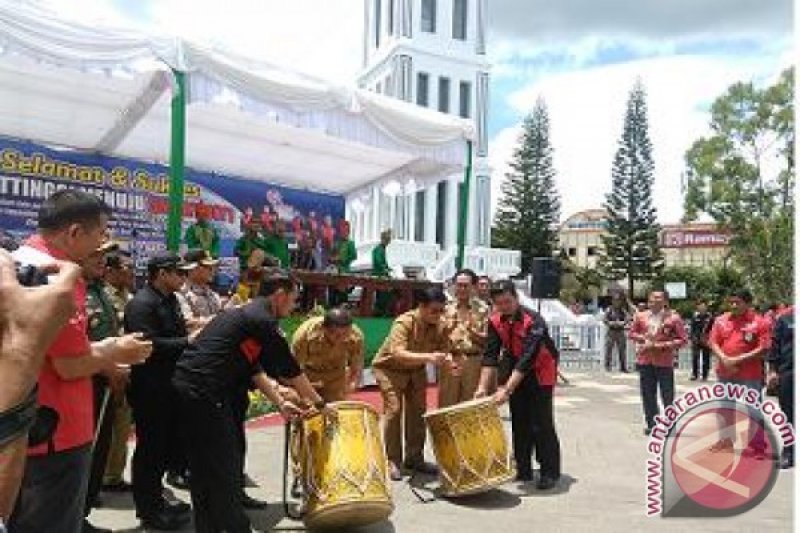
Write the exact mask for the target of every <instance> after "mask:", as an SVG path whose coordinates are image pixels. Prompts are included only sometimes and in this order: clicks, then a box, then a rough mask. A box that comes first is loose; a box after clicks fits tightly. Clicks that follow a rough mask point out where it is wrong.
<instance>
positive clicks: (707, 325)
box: [689, 300, 714, 381]
mask: <svg viewBox="0 0 800 533" xmlns="http://www.w3.org/2000/svg"><path fill="white" fill-rule="evenodd" d="M713 324H714V316H713V315H712V314H711V313H710V312H709V310H708V306H707V305H706V303H705V302H704V301H702V300H699V301H698V302H697V306H696V308H695V311H694V314H693V315H692V320H691V322H690V323H689V330H690V332H691V337H692V377H691V380H692V381H697V377H698V376H699V375H700V371H702V376H703V381H707V380H708V369H709V367H710V366H711V348H709V347H708V334H709V333H711V326H712V325H713ZM701 359H702V364H701Z"/></svg>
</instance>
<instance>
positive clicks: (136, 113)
mask: <svg viewBox="0 0 800 533" xmlns="http://www.w3.org/2000/svg"><path fill="white" fill-rule="evenodd" d="M181 89H185V90H181ZM176 96H177V98H176ZM171 104H172V107H171ZM175 105H178V108H176V107H175ZM176 109H177V110H178V111H177V112H176ZM184 113H185V119H184V117H182V116H181V115H183V114H184ZM184 128H185V129H184ZM184 131H185V139H184V138H183V134H184ZM0 135H3V136H7V137H13V138H18V139H24V140H31V141H34V142H39V143H44V144H48V145H58V146H63V147H67V148H71V149H75V150H82V151H90V152H98V153H103V154H107V155H114V156H120V157H130V158H136V159H141V160H145V161H153V162H169V161H171V162H172V163H173V173H174V172H175V171H176V168H175V167H176V164H175V163H176V161H177V166H178V167H180V169H178V170H179V171H180V173H181V176H182V167H183V164H181V163H182V161H181V160H182V159H183V161H185V165H187V166H190V167H192V168H195V169H197V170H204V171H213V172H218V173H221V174H228V175H233V176H241V177H243V178H247V179H254V180H260V181H268V182H272V183H278V184H283V185H287V186H290V187H297V188H309V189H315V190H320V191H327V192H333V193H338V194H347V193H349V192H352V191H354V190H357V189H360V188H363V187H364V186H366V185H368V184H381V183H384V182H385V183H387V184H388V183H390V182H392V181H397V182H399V183H400V184H401V185H402V184H404V183H408V182H411V181H413V183H415V184H424V183H425V182H427V181H431V180H438V179H441V177H443V176H446V175H452V174H453V173H456V172H461V171H463V170H464V169H465V168H469V166H470V165H469V160H470V159H471V153H470V152H471V150H470V146H471V139H472V136H473V129H472V124H471V123H470V122H469V121H466V120H462V119H459V118H456V117H452V116H448V115H444V114H441V113H436V112H433V111H429V110H426V109H423V108H419V107H417V106H414V105H411V104H408V103H405V102H401V101H398V100H394V99H390V98H388V97H383V96H381V95H377V94H372V93H368V92H366V91H362V90H359V89H354V88H347V87H341V86H337V85H334V84H331V83H328V82H325V81H323V80H320V79H317V78H315V77H313V76H309V75H304V74H300V73H297V72H292V71H290V70H287V69H282V68H278V67H276V66H274V65H270V64H266V63H263V62H258V61H254V60H251V59H247V58H243V57H240V56H236V55H234V54H230V53H226V52H221V51H217V50H211V49H208V48H204V47H203V46H200V45H198V44H196V43H192V42H189V41H187V40H184V39H181V38H176V37H165V36H159V35H150V34H144V33H140V32H135V31H130V30H124V29H110V28H98V27H94V26H88V25H85V24H80V23H76V22H66V21H64V20H60V19H58V18H56V17H54V16H53V15H52V14H49V13H48V12H46V11H44V10H42V9H40V8H37V7H34V6H31V5H29V4H22V3H17V2H12V1H10V0H0ZM184 145H185V152H184V153H185V158H183V155H184V153H180V154H176V152H179V151H180V149H181V147H182V146H184ZM176 155H178V156H181V157H180V158H179V159H177V160H176V159H175V158H176ZM181 179H182V178H181ZM173 183H176V182H174V181H173ZM179 212H180V211H179V210H176V213H179Z"/></svg>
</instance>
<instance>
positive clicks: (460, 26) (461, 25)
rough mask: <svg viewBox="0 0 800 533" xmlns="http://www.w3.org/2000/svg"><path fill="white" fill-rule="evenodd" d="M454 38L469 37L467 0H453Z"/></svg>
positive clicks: (462, 39)
mask: <svg viewBox="0 0 800 533" xmlns="http://www.w3.org/2000/svg"><path fill="white" fill-rule="evenodd" d="M453 39H458V40H460V41H464V40H466V39H467V0H454V1H453Z"/></svg>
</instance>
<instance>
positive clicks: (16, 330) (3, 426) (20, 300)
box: [0, 250, 80, 529]
mask: <svg viewBox="0 0 800 533" xmlns="http://www.w3.org/2000/svg"><path fill="white" fill-rule="evenodd" d="M52 272H53V273H57V275H56V277H55V278H53V280H52V281H51V283H50V285H49V286H47V287H38V288H24V287H22V286H21V285H20V284H19V282H18V280H17V275H16V269H15V265H14V260H13V259H12V258H11V255H10V254H8V253H7V252H6V251H5V250H0V379H1V380H2V382H3V386H2V387H0V464H2V465H3V468H1V469H0V525H1V524H2V523H3V521H5V520H7V519H8V518H9V516H10V515H11V510H12V509H13V508H14V501H15V500H16V497H17V491H18V490H19V484H20V482H21V481H22V473H23V471H24V468H25V451H26V449H27V444H28V440H27V435H28V429H29V428H30V426H31V424H32V423H33V419H34V416H35V409H36V394H35V392H34V388H35V386H36V379H37V376H38V374H39V369H40V367H41V366H42V362H43V361H44V353H45V350H46V349H47V346H49V345H50V343H51V342H52V341H53V340H54V339H55V337H56V334H57V333H58V331H59V329H60V328H61V326H63V325H64V324H66V322H67V319H69V317H70V316H71V315H72V314H73V313H74V311H75V303H74V301H73V297H72V292H73V290H74V288H75V283H76V282H77V281H78V277H79V276H80V269H79V268H78V266H77V265H74V264H71V263H64V262H57V263H53V265H52ZM0 529H1V528H0Z"/></svg>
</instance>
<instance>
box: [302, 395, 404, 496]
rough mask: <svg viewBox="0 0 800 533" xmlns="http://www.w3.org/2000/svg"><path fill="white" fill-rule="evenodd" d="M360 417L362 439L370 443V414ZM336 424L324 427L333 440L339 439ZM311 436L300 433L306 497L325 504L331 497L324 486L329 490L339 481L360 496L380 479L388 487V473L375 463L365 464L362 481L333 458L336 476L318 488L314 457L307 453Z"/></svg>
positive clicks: (371, 438)
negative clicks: (349, 486)
mask: <svg viewBox="0 0 800 533" xmlns="http://www.w3.org/2000/svg"><path fill="white" fill-rule="evenodd" d="M361 416H362V420H361V422H362V427H363V428H364V431H365V435H364V437H365V439H366V442H367V443H372V442H373V437H374V434H373V433H372V425H371V424H370V420H369V416H370V413H369V411H366V410H364V411H363V412H362V413H361ZM373 416H374V415H373ZM336 424H339V422H334V423H330V425H326V427H325V432H326V433H328V432H331V433H328V434H329V435H331V436H332V438H333V439H337V438H339V433H336V432H334V428H335V426H336ZM301 428H302V429H305V428H304V426H301ZM311 434H312V432H307V431H301V438H302V439H303V443H304V450H305V453H303V454H301V455H302V459H301V460H302V461H303V465H304V468H303V482H304V485H305V489H306V494H307V495H313V496H314V497H316V499H317V500H318V501H320V502H321V503H325V502H327V501H329V500H330V499H331V496H332V495H331V493H330V490H327V491H326V490H324V489H325V486H327V487H328V488H329V489H330V488H331V487H334V486H336V482H338V481H340V480H343V481H344V482H346V483H347V484H349V485H351V486H352V487H354V488H355V489H356V490H357V491H358V493H359V494H361V495H362V496H363V495H364V494H366V492H367V489H368V488H369V486H370V485H371V484H373V483H374V482H375V481H376V480H380V479H381V478H383V479H384V483H383V486H384V487H388V485H389V484H388V473H387V470H388V469H386V468H383V469H381V467H380V465H377V464H375V461H371V460H370V461H368V463H367V469H366V471H364V472H363V474H364V476H363V479H361V480H359V479H357V478H356V473H351V472H349V471H348V469H347V468H345V467H344V466H342V465H341V464H340V462H339V457H338V456H334V458H333V461H334V468H333V470H334V471H335V472H336V475H334V476H333V477H332V478H331V479H330V480H328V481H327V483H325V486H320V485H319V484H318V483H317V482H316V481H315V479H314V477H315V476H314V469H313V465H314V457H313V455H312V454H311V453H310V452H309V450H311V447H310V444H311V443H310V440H309V438H310V435H311ZM379 442H380V441H379ZM387 495H388V491H387Z"/></svg>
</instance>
